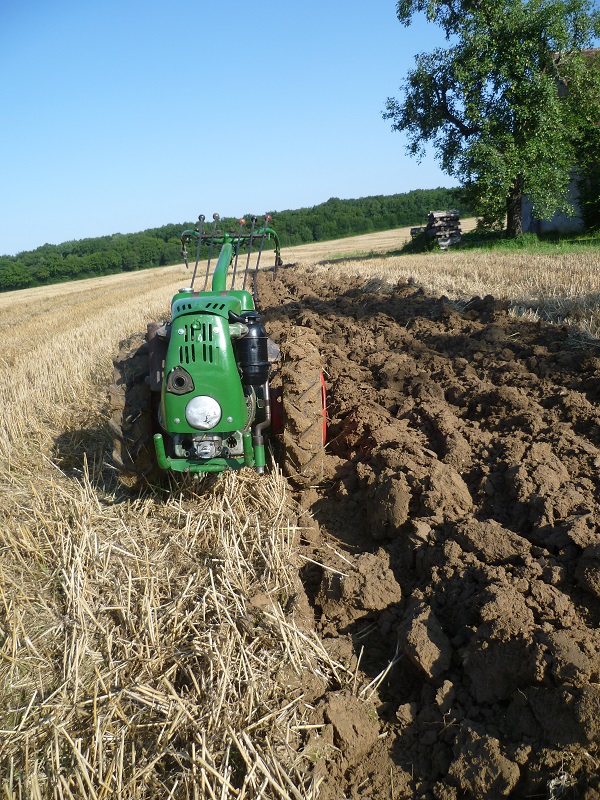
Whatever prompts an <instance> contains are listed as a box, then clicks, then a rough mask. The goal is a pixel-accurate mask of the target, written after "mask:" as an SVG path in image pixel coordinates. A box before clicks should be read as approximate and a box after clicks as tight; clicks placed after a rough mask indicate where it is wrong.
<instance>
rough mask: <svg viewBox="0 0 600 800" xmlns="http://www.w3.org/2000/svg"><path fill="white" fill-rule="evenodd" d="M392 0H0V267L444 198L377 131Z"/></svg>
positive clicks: (395, 72) (408, 51) (417, 44)
mask: <svg viewBox="0 0 600 800" xmlns="http://www.w3.org/2000/svg"><path fill="white" fill-rule="evenodd" d="M442 42H443V39H442V36H441V33H440V32H439V31H438V30H436V29H435V28H432V27H431V26H429V25H427V23H425V21H423V20H421V21H418V22H416V23H415V24H413V25H412V26H411V27H410V28H405V27H403V26H402V25H401V24H400V23H399V22H398V20H397V19H396V16H395V2H394V0H371V2H367V1H366V0H362V2H358V0H344V1H342V0H303V2H295V1H294V0H279V2H277V1H276V0H263V2H260V3H249V2H241V0H221V2H219V0H212V2H201V0H196V2H192V0H168V2H167V0H145V2H141V0H102V1H101V2H100V0H88V1H87V2H86V1H85V0H52V1H50V0H2V2H1V3H0V104H1V105H0V107H1V109H2V124H1V126H0V254H10V255H13V254H15V253H17V252H19V251H22V250H30V249H33V248H35V247H38V246H39V245H42V244H44V243H46V242H49V243H51V244H57V243H60V242H63V241H67V240H70V239H81V238H85V237H88V236H101V235H104V234H111V233H116V232H121V233H129V232H133V231H139V230H143V229H145V228H152V227H158V226H160V225H164V224H167V223H170V222H175V223H177V222H184V221H188V220H193V219H196V218H197V216H198V214H200V213H204V214H206V215H207V216H208V215H212V213H213V212H215V211H217V212H218V213H220V214H221V215H231V216H237V215H241V214H243V213H248V212H252V213H257V214H262V213H264V212H265V211H267V210H275V211H276V210H283V209H287V208H299V207H303V206H313V205H316V204H318V203H321V202H323V201H325V200H327V199H328V198H329V197H341V198H348V197H365V196H367V195H373V194H393V193H396V192H405V191H409V190H411V189H426V188H433V187H436V186H452V185H454V183H455V182H454V181H453V180H452V179H451V178H449V177H448V176H446V175H444V174H443V173H442V172H441V170H439V168H438V167H437V165H436V164H435V162H434V160H433V157H428V158H427V159H426V160H424V161H423V162H422V163H421V164H418V163H417V162H416V161H415V160H414V159H410V158H408V156H407V155H406V154H405V151H404V140H403V137H402V136H401V135H400V134H398V133H395V132H393V131H392V130H391V128H390V124H389V121H385V120H383V119H382V116H381V114H382V111H383V108H384V105H385V100H386V98H387V97H388V96H390V95H397V94H398V88H399V85H400V83H401V81H402V79H403V77H404V76H405V75H406V73H407V71H408V70H409V69H410V68H411V66H412V64H413V60H414V56H415V54H416V53H418V52H423V51H429V50H431V49H433V47H435V46H436V45H438V44H441V43H442Z"/></svg>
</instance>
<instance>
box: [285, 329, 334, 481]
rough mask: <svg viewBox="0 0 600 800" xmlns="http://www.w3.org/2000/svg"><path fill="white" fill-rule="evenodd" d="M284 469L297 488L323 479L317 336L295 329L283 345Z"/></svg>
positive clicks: (322, 414)
mask: <svg viewBox="0 0 600 800" xmlns="http://www.w3.org/2000/svg"><path fill="white" fill-rule="evenodd" d="M281 352H282V356H283V366H282V369H281V381H282V404H283V426H284V428H283V450H284V458H283V469H284V472H285V474H286V475H287V476H288V477H289V478H290V479H291V480H292V482H293V483H295V484H296V485H298V486H312V485H314V484H316V483H319V481H321V480H322V479H323V469H324V460H325V391H324V388H325V384H324V381H323V371H322V369H321V356H320V353H319V348H318V339H317V335H316V334H315V332H314V331H312V330H311V329H310V328H301V327H298V328H296V329H295V330H294V331H293V332H292V333H291V334H289V335H288V338H287V340H286V341H285V342H284V343H283V344H282V347H281Z"/></svg>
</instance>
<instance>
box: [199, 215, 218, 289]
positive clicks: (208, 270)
mask: <svg viewBox="0 0 600 800" xmlns="http://www.w3.org/2000/svg"><path fill="white" fill-rule="evenodd" d="M219 219H220V217H219V215H218V214H213V226H212V231H211V236H210V245H209V247H208V261H207V262H206V275H205V276H204V286H203V287H202V291H203V292H205V291H206V287H207V286H208V276H209V275H210V262H211V259H212V252H213V245H214V241H215V234H216V232H217V222H218V221H219Z"/></svg>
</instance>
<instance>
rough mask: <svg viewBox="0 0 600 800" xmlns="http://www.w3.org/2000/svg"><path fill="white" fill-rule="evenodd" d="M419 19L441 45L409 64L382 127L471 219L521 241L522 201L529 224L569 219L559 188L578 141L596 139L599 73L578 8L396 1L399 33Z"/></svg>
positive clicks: (588, 19) (576, 0) (598, 18)
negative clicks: (397, 136) (450, 188)
mask: <svg viewBox="0 0 600 800" xmlns="http://www.w3.org/2000/svg"><path fill="white" fill-rule="evenodd" d="M419 12H425V14H426V15H427V18H428V19H429V21H431V22H433V23H435V24H437V25H439V26H441V28H442V29H443V30H444V32H445V34H446V37H447V39H448V43H449V44H448V47H446V48H438V49H436V50H434V51H433V52H432V53H424V54H421V55H418V56H417V57H416V62H415V68H414V69H413V70H411V71H410V72H409V73H408V76H407V77H406V79H405V81H404V84H403V87H402V89H403V98H402V99H401V100H397V99H395V98H388V101H387V104H386V111H385V113H384V118H386V119H390V120H392V128H393V129H394V130H398V131H403V132H405V133H406V135H407V137H408V151H409V153H410V154H411V155H414V156H417V157H419V158H420V157H422V155H423V154H424V152H425V147H426V145H427V144H428V143H431V144H433V147H434V150H435V153H436V156H437V158H438V159H439V162H440V164H441V166H442V168H443V169H444V170H445V171H446V172H447V173H448V174H450V175H452V176H453V177H455V178H457V179H458V180H459V181H460V182H461V183H462V184H463V186H464V187H465V191H466V193H467V197H468V198H469V199H470V202H471V204H472V205H473V207H474V208H475V209H476V210H477V211H478V212H479V214H480V215H481V216H482V218H483V219H484V220H485V221H487V222H489V223H499V222H500V221H501V220H503V219H504V216H505V215H507V216H508V227H509V233H511V234H512V235H518V234H519V233H520V232H521V201H522V197H523V195H524V194H526V195H527V196H528V197H529V198H530V199H531V200H532V202H533V206H534V213H535V214H536V216H538V217H540V218H542V219H547V218H549V217H551V216H552V214H553V213H554V212H555V211H556V210H563V211H567V212H568V211H571V210H572V209H571V208H570V205H569V202H568V197H567V189H568V185H569V181H570V177H571V172H572V170H573V168H574V167H575V164H576V163H577V161H578V156H579V155H580V153H581V147H582V142H583V134H584V129H585V134H586V135H587V136H588V137H590V136H591V137H592V138H594V139H597V138H598V135H599V134H598V131H599V129H598V128H597V126H595V125H592V124H590V123H589V119H593V120H594V121H598V120H600V73H599V71H598V70H596V69H593V68H592V67H593V64H592V63H591V62H590V59H589V58H586V54H585V53H584V52H583V51H584V50H585V48H587V47H590V46H591V45H592V44H593V41H594V37H595V36H597V35H599V34H600V12H598V10H597V9H596V8H595V7H594V6H593V4H592V3H591V2H589V0H400V2H399V3H398V4H397V14H398V18H399V20H400V22H402V23H403V24H404V25H409V24H410V22H411V20H412V18H413V16H414V15H415V14H417V13H419Z"/></svg>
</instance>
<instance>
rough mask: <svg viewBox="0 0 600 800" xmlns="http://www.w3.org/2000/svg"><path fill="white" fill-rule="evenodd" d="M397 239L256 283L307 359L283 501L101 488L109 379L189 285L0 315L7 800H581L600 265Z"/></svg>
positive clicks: (116, 286)
mask: <svg viewBox="0 0 600 800" xmlns="http://www.w3.org/2000/svg"><path fill="white" fill-rule="evenodd" d="M407 233H408V232H407V231H396V232H393V233H390V234H388V235H387V236H383V235H381V234H379V235H378V237H379V238H377V237H376V236H373V237H370V238H369V237H361V240H360V241H351V240H343V241H342V242H339V243H324V244H322V245H318V246H313V247H308V246H306V247H304V248H294V249H293V250H292V249H290V250H289V251H284V253H283V257H284V263H285V267H284V268H282V269H280V271H279V274H278V276H277V278H273V276H272V275H271V274H270V273H269V272H267V271H265V272H264V274H261V279H260V289H261V292H260V300H261V310H262V311H263V313H264V315H265V318H266V321H267V325H268V329H269V332H270V335H271V336H272V338H274V339H276V340H277V338H279V337H280V336H282V335H283V334H284V333H285V331H286V330H287V329H289V328H290V327H292V326H296V325H304V326H308V327H311V328H313V329H314V330H315V331H316V332H317V334H318V336H319V340H320V344H321V352H322V356H323V363H324V368H325V371H326V378H327V384H328V394H329V440H330V441H329V445H328V451H327V459H326V461H327V476H326V480H325V481H324V482H323V484H322V485H320V486H318V487H316V488H315V489H312V490H309V491H304V492H302V493H297V492H295V491H294V490H293V489H292V487H291V486H290V485H288V483H287V481H286V479H285V478H284V477H282V476H281V475H280V474H279V473H278V472H277V470H273V471H271V472H270V473H269V474H268V475H266V476H264V477H262V478H261V477H258V476H255V475H254V474H253V473H251V472H248V473H246V472H245V471H244V472H242V473H240V474H236V475H232V474H230V475H227V476H224V477H223V478H222V479H220V480H216V479H213V480H207V481H204V482H202V483H199V484H196V485H191V486H187V487H183V488H182V489H181V491H179V490H177V489H174V490H173V491H172V492H171V493H170V494H165V493H159V492H154V493H153V492H148V493H146V494H144V495H143V496H141V497H140V496H136V495H132V494H128V493H127V492H126V491H125V490H123V489H121V488H120V487H119V484H118V480H117V476H116V474H115V471H114V469H113V468H112V465H111V463H110V436H109V430H108V402H107V394H108V384H109V382H110V377H111V372H112V363H111V359H112V356H113V355H114V354H116V352H117V350H118V345H119V341H120V340H121V339H123V338H125V337H126V336H128V335H129V334H130V333H133V332H135V331H139V330H143V329H144V328H145V324H146V322H148V321H150V320H158V319H164V318H166V315H167V314H168V304H169V301H170V298H171V295H172V293H173V291H174V290H175V289H177V288H178V287H179V286H182V285H185V284H186V283H187V282H189V278H186V273H185V270H184V269H183V268H182V267H171V268H165V269H161V270H149V271H146V272H139V273H134V274H131V275H125V276H111V277H109V278H103V279H94V280H91V281H81V282H77V283H72V284H65V285H63V286H53V287H48V288H40V289H34V290H27V291H23V292H16V293H11V294H6V295H2V296H0V330H2V332H3V341H4V347H3V349H2V351H1V352H0V378H1V382H0V387H1V389H0V399H1V402H0V459H1V461H2V465H1V467H2V474H3V476H4V480H3V482H2V488H1V490H0V491H1V501H0V515H1V517H2V524H1V530H0V658H1V660H0V781H1V785H2V790H3V793H4V795H3V796H5V797H7V798H13V797H14V798H17V797H61V798H63V797H64V798H70V797H103V798H109V797H122V798H145V797H148V798H150V797H152V798H154V797H159V796H160V797H173V798H187V797H190V798H194V797H197V798H204V797H211V798H234V797H236V798H243V797H246V798H258V797H265V798H271V797H273V798H274V797H277V798H285V797H289V798H307V797H321V798H342V797H356V798H363V797H364V798H367V797H373V798H401V797H427V798H455V797H456V798H457V797H467V798H484V797H485V798H489V797H502V796H509V795H510V796H514V797H525V796H540V797H548V798H552V800H554V798H558V797H569V796H572V797H575V796H578V797H584V798H587V800H592V798H595V797H597V796H598V794H599V793H600V784H599V783H598V777H597V776H598V773H599V771H600V753H599V748H598V736H599V733H600V730H599V727H598V726H599V722H598V720H599V719H600V686H599V684H600V638H599V636H598V631H597V628H598V622H599V620H600V602H599V601H600V550H599V548H600V539H599V537H598V533H597V531H598V523H599V521H600V507H599V499H598V498H599V492H598V488H599V487H598V483H599V481H598V468H599V467H600V413H599V411H598V397H599V394H600V352H599V350H598V346H597V344H596V342H595V341H593V340H592V339H591V338H590V335H589V334H590V333H595V332H596V330H597V328H596V322H595V319H596V316H595V315H596V302H597V298H598V294H599V292H600V286H599V283H600V281H599V279H598V277H597V258H596V257H595V255H594V253H593V252H592V251H590V252H587V253H585V252H584V253H578V254H576V255H575V254H574V255H571V256H565V255H564V254H557V255H556V256H553V255H546V254H544V255H536V256H531V255H527V254H525V253H518V252H517V253H509V254H503V255H499V254H497V253H496V254H494V253H486V252H477V253H473V252H466V251H465V252H460V251H457V252H454V253H447V254H440V253H436V254H431V255H423V256H410V257H407V256H402V257H401V256H389V255H387V253H388V252H389V251H391V250H394V249H398V248H399V247H400V246H401V244H402V242H403V241H404V240H405V239H406V237H407ZM263 263H265V262H263ZM490 295H493V297H491V296H490ZM524 311H525V316H523V313H524ZM545 317H548V318H554V319H558V320H559V321H561V322H560V324H554V325H548V324H546V322H544V321H543V320H544V318H545ZM565 318H569V319H571V320H577V321H578V322H579V328H576V327H572V326H569V325H567V324H564V319H565ZM582 330H583V331H584V333H582V332H581V331H582ZM585 332H587V333H585Z"/></svg>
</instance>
